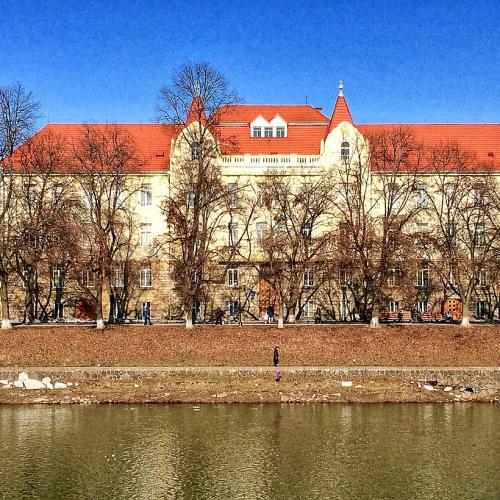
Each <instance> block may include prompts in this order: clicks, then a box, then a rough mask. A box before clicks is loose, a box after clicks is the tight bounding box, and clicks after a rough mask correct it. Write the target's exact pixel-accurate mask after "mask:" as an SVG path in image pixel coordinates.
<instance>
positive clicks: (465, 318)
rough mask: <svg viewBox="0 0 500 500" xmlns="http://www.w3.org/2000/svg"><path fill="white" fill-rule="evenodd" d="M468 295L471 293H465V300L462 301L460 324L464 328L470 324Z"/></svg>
mask: <svg viewBox="0 0 500 500" xmlns="http://www.w3.org/2000/svg"><path fill="white" fill-rule="evenodd" d="M470 295H471V294H469V293H467V295H466V297H465V300H463V302H462V322H461V323H460V326H463V327H465V328H467V327H469V326H470V306H469V304H470Z"/></svg>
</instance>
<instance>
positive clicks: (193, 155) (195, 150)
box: [190, 142, 198, 160]
mask: <svg viewBox="0 0 500 500" xmlns="http://www.w3.org/2000/svg"><path fill="white" fill-rule="evenodd" d="M190 148H191V160H197V159H198V144H197V143H196V142H193V143H191V144H190Z"/></svg>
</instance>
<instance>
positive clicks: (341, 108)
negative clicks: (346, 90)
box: [326, 95, 352, 135]
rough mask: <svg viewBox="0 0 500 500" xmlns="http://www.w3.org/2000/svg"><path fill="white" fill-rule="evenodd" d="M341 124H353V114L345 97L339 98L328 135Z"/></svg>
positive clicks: (340, 96)
mask: <svg viewBox="0 0 500 500" xmlns="http://www.w3.org/2000/svg"><path fill="white" fill-rule="evenodd" d="M340 122H349V123H352V116H351V112H350V111H349V106H348V105H347V101H346V100H345V97H344V96H343V95H339V96H338V97H337V101H336V102H335V108H333V113H332V118H331V119H330V125H329V126H328V131H327V133H326V135H328V134H329V133H330V132H331V131H332V130H333V129H334V128H335V127H336V126H337V125H338V124H339V123H340Z"/></svg>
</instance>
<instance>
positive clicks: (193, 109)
mask: <svg viewBox="0 0 500 500" xmlns="http://www.w3.org/2000/svg"><path fill="white" fill-rule="evenodd" d="M199 121H201V123H202V124H203V125H204V124H205V123H206V121H207V116H206V114H205V108H204V106H203V101H202V100H201V97H200V96H199V95H195V96H194V97H193V100H192V101H191V106H190V108H189V113H188V115H187V119H186V125H190V124H191V123H193V122H199Z"/></svg>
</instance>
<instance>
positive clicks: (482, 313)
mask: <svg viewBox="0 0 500 500" xmlns="http://www.w3.org/2000/svg"><path fill="white" fill-rule="evenodd" d="M487 316H488V303H487V302H486V301H485V300H478V301H477V302H476V317H477V318H485V317H487Z"/></svg>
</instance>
